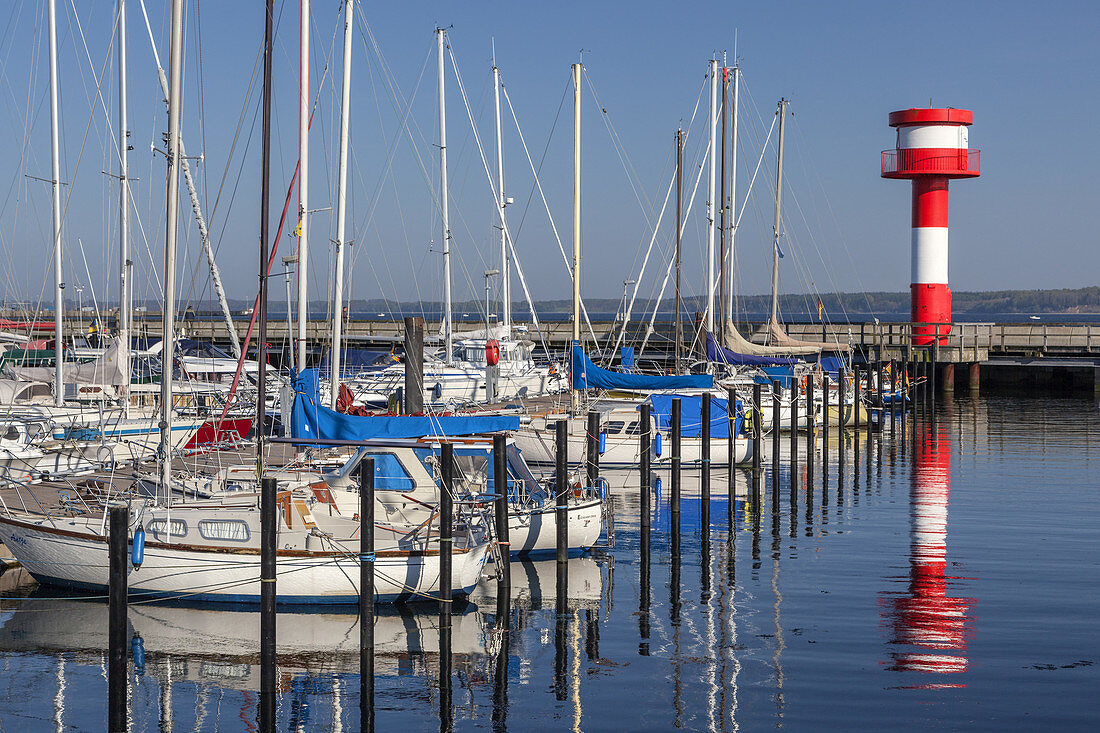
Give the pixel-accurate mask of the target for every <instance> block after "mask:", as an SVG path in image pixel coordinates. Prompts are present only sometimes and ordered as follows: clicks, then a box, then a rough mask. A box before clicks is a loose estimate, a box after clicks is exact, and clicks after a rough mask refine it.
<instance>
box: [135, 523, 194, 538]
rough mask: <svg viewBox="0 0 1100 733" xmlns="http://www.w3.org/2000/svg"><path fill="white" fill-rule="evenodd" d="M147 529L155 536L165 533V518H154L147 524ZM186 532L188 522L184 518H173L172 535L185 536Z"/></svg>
mask: <svg viewBox="0 0 1100 733" xmlns="http://www.w3.org/2000/svg"><path fill="white" fill-rule="evenodd" d="M145 529H146V531H148V532H149V534H151V535H153V536H154V537H156V536H157V535H163V534H164V520H163V519H154V520H153V521H151V522H149V523H148V524H146V525H145ZM186 534H187V523H186V522H184V521H183V520H182V519H173V520H172V536H173V537H183V536H185V535H186ZM158 539H159V538H158Z"/></svg>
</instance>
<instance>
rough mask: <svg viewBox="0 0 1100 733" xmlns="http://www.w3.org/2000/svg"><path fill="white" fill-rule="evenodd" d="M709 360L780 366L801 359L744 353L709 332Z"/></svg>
mask: <svg viewBox="0 0 1100 733" xmlns="http://www.w3.org/2000/svg"><path fill="white" fill-rule="evenodd" d="M707 361H714V362H718V363H719V364H731V365H733V366H780V365H789V364H797V363H798V362H799V359H796V358H794V357H790V356H757V355H755V354H742V353H738V352H736V351H732V350H731V349H727V348H726V347H725V346H722V344H720V343H718V339H716V338H714V336H713V334H709V333H708V334H707Z"/></svg>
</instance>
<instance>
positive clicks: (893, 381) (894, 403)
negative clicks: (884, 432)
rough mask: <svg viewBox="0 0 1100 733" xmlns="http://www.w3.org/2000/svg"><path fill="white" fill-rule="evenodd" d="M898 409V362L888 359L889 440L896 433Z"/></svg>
mask: <svg viewBox="0 0 1100 733" xmlns="http://www.w3.org/2000/svg"><path fill="white" fill-rule="evenodd" d="M897 411H898V362H897V359H891V360H890V440H891V441H892V440H893V439H894V437H895V436H896V435H897V424H896V423H897V414H898V413H897Z"/></svg>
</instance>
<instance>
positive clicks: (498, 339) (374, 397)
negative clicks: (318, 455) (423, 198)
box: [325, 28, 568, 408]
mask: <svg viewBox="0 0 1100 733" xmlns="http://www.w3.org/2000/svg"><path fill="white" fill-rule="evenodd" d="M435 33H436V51H437V73H438V90H439V100H438V109H439V171H440V189H439V190H440V194H439V212H440V227H441V232H442V235H441V237H442V242H443V247H442V249H443V300H444V312H443V322H442V324H441V326H440V328H441V339H442V342H443V346H442V350H441V351H440V352H438V353H433V354H429V355H428V358H427V359H426V360H425V363H424V384H425V386H426V394H425V405H426V406H430V407H435V408H439V407H454V406H458V405H464V404H469V403H476V402H486V401H492V400H514V399H519V398H525V397H535V396H538V395H546V394H557V393H559V392H562V391H564V390H565V389H566V388H567V386H568V385H567V382H566V380H565V377H564V375H563V374H562V373H561V371H562V370H560V369H558V368H557V367H556V366H553V365H550V364H540V363H538V362H536V360H535V359H534V355H533V347H534V344H533V342H531V341H528V340H525V339H517V338H515V337H514V336H513V335H512V317H511V309H512V303H511V287H510V284H509V283H510V273H511V261H510V257H509V255H508V242H507V237H508V232H507V224H506V218H505V206H506V205H507V202H508V199H507V197H506V196H505V195H504V161H503V156H502V151H501V122H500V87H501V81H500V70H499V68H497V66H496V64H495V62H494V64H493V85H494V95H495V97H494V98H495V110H496V151H497V176H496V182H495V185H494V192H493V194H494V198H495V199H496V200H495V208H496V210H497V216H498V227H499V229H500V267H501V269H500V270H499V271H498V273H497V274H499V275H500V277H501V282H502V287H501V303H500V305H501V309H502V311H501V312H502V314H503V315H502V321H501V323H500V325H499V326H496V327H492V326H490V322H489V317H488V313H489V311H488V304H486V324H485V326H486V327H485V329H484V330H480V331H472V332H466V333H460V332H456V331H455V329H454V314H453V309H452V303H451V242H452V235H451V226H450V205H449V204H450V198H449V189H448V177H447V113H446V94H445V91H446V89H445V85H446V74H445V73H444V58H445V53H446V33H447V32H446V30H445V29H443V28H437V29H436V31H435ZM341 155H343V153H342V154H341ZM338 226H342V225H340V224H338ZM340 238H341V235H340V234H339V233H338V234H337V239H338V240H339V239H340ZM340 257H341V250H340V249H337V285H336V293H337V297H338V298H339V297H340V296H339V293H341V292H342V284H341V279H342V274H341V272H342V266H341V264H340V263H341V262H342V260H341V259H340ZM491 272H492V271H490V273H491ZM489 276H490V275H487V277H489ZM333 311H334V313H340V312H341V311H342V303H341V302H340V301H339V300H337V302H336V307H335V308H334V309H333ZM463 315H464V316H465V315H468V314H463ZM339 320H340V319H339V318H334V320H333V357H332V359H331V363H332V364H333V365H334V369H333V374H334V375H339V374H340V370H339V355H338V351H339V348H340V346H339V336H340V327H339V325H338V323H337V322H338V321H339ZM490 353H493V354H494V356H495V355H499V361H498V363H497V364H490V357H489V354H490ZM490 367H494V371H495V377H494V378H493V379H492V380H491V379H490V377H489V368H490ZM404 374H405V367H404V365H402V364H394V365H392V366H389V367H386V368H384V369H380V370H372V371H370V372H366V373H363V374H360V375H356V376H354V377H352V378H350V379H347V380H344V381H345V383H346V384H347V386H348V387H349V388H350V389H351V391H352V394H353V395H354V403H355V404H359V405H364V406H367V407H384V406H386V404H387V402H388V400H389V398H390V396H391V395H393V394H394V393H395V392H396V391H397V389H398V387H400V386H401V385H402V384H403V383H404ZM333 378H334V379H335V378H336V377H333ZM490 382H492V384H491V383H490ZM325 392H326V393H328V394H329V401H330V404H331V406H333V407H335V404H336V390H335V389H333V388H331V387H328V388H327V389H325Z"/></svg>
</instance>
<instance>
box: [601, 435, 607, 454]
mask: <svg viewBox="0 0 1100 733" xmlns="http://www.w3.org/2000/svg"><path fill="white" fill-rule="evenodd" d="M606 452H607V431H606V430H601V431H600V455H601V456H602V455H603V454H604V453H606Z"/></svg>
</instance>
